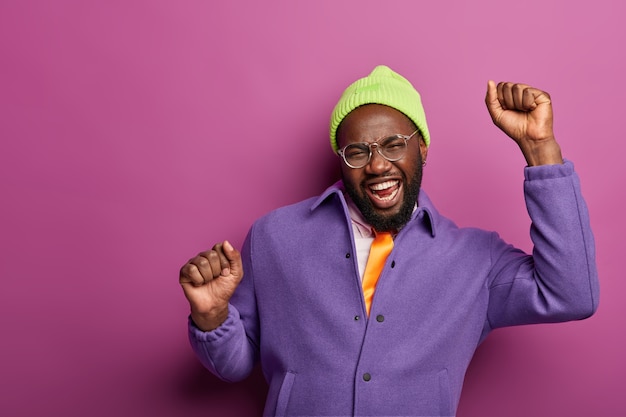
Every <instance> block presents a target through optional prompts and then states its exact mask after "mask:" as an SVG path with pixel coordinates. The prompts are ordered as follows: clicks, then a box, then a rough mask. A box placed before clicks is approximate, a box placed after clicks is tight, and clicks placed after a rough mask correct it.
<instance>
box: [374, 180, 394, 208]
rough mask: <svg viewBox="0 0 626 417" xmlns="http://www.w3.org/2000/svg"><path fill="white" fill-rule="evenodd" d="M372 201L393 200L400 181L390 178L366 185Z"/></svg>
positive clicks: (387, 201)
mask: <svg viewBox="0 0 626 417" xmlns="http://www.w3.org/2000/svg"><path fill="white" fill-rule="evenodd" d="M368 189H369V190H370V195H371V196H372V199H373V200H374V202H379V203H389V202H391V201H393V200H394V199H395V198H396V197H397V195H398V192H399V191H400V181H398V180H390V181H385V182H380V183H377V184H372V185H370V186H369V187H368Z"/></svg>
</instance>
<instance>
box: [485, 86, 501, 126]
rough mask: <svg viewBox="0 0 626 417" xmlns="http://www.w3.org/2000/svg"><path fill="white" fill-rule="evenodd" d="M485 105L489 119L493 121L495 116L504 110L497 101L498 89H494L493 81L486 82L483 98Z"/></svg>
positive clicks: (495, 118)
mask: <svg viewBox="0 0 626 417" xmlns="http://www.w3.org/2000/svg"><path fill="white" fill-rule="evenodd" d="M485 104H486V105H487V110H488V111H489V114H490V115H491V118H492V119H493V120H494V121H495V120H497V115H498V114H499V113H500V112H502V111H503V110H504V109H503V108H502V105H501V104H500V100H498V89H497V87H496V83H495V82H494V81H493V80H489V81H488V82H487V95H486V96H485Z"/></svg>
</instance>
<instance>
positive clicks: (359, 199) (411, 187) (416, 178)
mask: <svg viewBox="0 0 626 417" xmlns="http://www.w3.org/2000/svg"><path fill="white" fill-rule="evenodd" d="M418 158H419V160H418V163H417V167H416V169H415V171H414V172H413V177H412V178H411V179H410V181H408V180H407V178H406V177H404V175H403V178H402V179H403V182H404V197H403V199H402V205H401V206H400V210H399V211H398V212H397V213H396V214H391V215H383V214H380V213H378V212H377V211H376V209H375V208H374V205H373V204H372V202H371V201H370V199H369V198H368V197H367V194H366V193H365V191H364V190H363V192H359V191H358V190H357V187H356V186H354V185H353V184H349V183H344V185H345V187H346V191H347V193H348V195H349V196H350V198H352V201H354V204H355V205H356V206H357V208H358V209H359V210H360V211H361V214H362V215H363V218H365V220H366V221H367V222H368V223H369V225H370V226H372V227H373V228H374V230H376V231H378V232H391V231H399V230H400V229H402V227H404V225H405V224H407V222H408V221H409V220H411V216H412V215H413V209H414V208H415V204H416V203H417V197H418V195H419V192H420V188H421V185H422V158H421V155H420V156H419V157H418ZM361 188H363V187H361Z"/></svg>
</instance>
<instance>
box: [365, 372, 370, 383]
mask: <svg viewBox="0 0 626 417" xmlns="http://www.w3.org/2000/svg"><path fill="white" fill-rule="evenodd" d="M370 379H372V376H371V375H370V374H368V373H367V372H366V373H364V374H363V381H365V382H367V381H369V380H370Z"/></svg>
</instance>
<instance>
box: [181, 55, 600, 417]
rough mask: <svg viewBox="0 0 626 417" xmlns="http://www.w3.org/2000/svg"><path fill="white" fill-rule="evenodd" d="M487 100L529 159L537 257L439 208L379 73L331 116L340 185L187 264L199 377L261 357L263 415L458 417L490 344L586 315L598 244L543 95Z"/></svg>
mask: <svg viewBox="0 0 626 417" xmlns="http://www.w3.org/2000/svg"><path fill="white" fill-rule="evenodd" d="M486 104H487V109H488V111H489V114H490V115H491V118H492V120H493V122H494V123H495V124H496V126H498V127H499V128H500V129H501V130H502V131H503V132H504V133H506V134H507V135H508V136H510V137H511V138H512V139H513V140H514V141H515V142H516V143H517V144H518V146H519V147H520V149H521V151H522V153H523V155H524V157H525V158H526V161H527V163H528V167H526V168H525V171H524V175H525V182H524V192H525V196H526V202H527V208H528V212H529V214H530V217H531V219H532V222H533V224H532V228H531V237H532V239H533V243H534V250H533V255H527V254H525V253H523V252H522V251H520V250H518V249H515V248H513V247H512V246H510V245H508V244H506V243H505V242H503V241H502V240H501V239H500V238H499V236H498V235H497V234H496V233H492V232H487V231H483V230H478V229H472V228H458V227H457V226H456V225H455V224H454V223H453V222H451V221H450V220H448V219H446V218H445V217H443V216H441V215H440V214H439V213H438V212H437V210H436V209H435V207H434V206H433V203H432V202H431V201H430V200H429V198H428V196H427V195H426V194H425V193H424V191H422V190H420V183H421V178H422V167H423V165H425V163H426V159H427V155H428V147H429V145H430V135H429V133H428V127H427V124H426V118H425V115H424V111H423V108H422V105H421V100H420V96H419V94H418V92H417V91H416V90H415V89H414V88H413V86H412V85H411V84H410V82H409V81H408V80H406V79H405V78H404V77H402V76H400V75H399V74H397V73H395V72H393V71H392V70H391V69H390V68H388V67H385V66H379V67H376V68H375V69H374V70H373V71H372V73H371V74H370V75H368V76H367V77H365V78H362V79H360V80H357V81H356V82H355V83H353V84H352V85H350V86H349V87H348V88H347V89H346V91H345V92H344V93H343V95H342V96H341V98H340V100H339V102H338V103H337V105H336V107H335V109H334V111H333V114H332V117H331V123H330V138H331V145H332V147H333V149H334V150H335V151H336V153H337V154H338V155H339V158H338V161H339V163H340V164H341V172H342V181H340V182H338V183H337V184H334V185H332V186H331V187H330V188H328V189H327V190H326V191H325V192H324V193H323V194H322V195H321V196H320V197H317V198H312V199H309V200H306V201H303V202H301V203H298V204H295V205H292V206H288V207H284V208H281V209H278V210H276V211H274V212H271V213H269V214H268V215H266V216H264V217H262V218H261V219H259V220H258V221H257V222H255V224H254V225H253V226H252V228H251V230H250V232H249V234H248V236H247V238H246V241H245V243H244V245H243V248H242V251H241V254H240V253H239V251H237V250H236V249H235V248H234V247H233V246H232V245H231V244H230V243H228V242H227V241H225V242H223V243H219V244H216V245H215V246H214V247H213V249H212V250H210V251H206V252H203V253H200V254H199V255H198V256H196V257H194V258H193V259H191V260H190V261H189V262H188V263H187V264H185V265H184V266H183V267H182V269H181V272H180V278H179V280H180V284H181V285H182V288H183V290H184V293H185V295H186V297H187V299H188V300H189V303H190V307H191V315H190V319H189V337H190V341H191V344H192V346H193V349H194V350H195V352H196V354H197V355H198V357H199V358H200V360H201V361H202V363H203V364H204V365H205V366H206V367H207V368H208V369H209V370H210V371H211V372H213V373H214V374H215V375H217V376H218V377H220V378H222V379H224V380H226V381H237V380H241V379H242V378H245V377H246V376H247V375H248V374H249V372H250V371H251V370H252V368H253V366H254V364H255V363H256V361H257V360H258V359H260V361H261V364H262V368H263V373H264V375H265V378H266V379H267V381H268V383H269V393H268V398H267V402H266V406H265V415H277V416H283V415H290V416H291V415H294V416H295V415H298V416H302V415H306V416H348V415H354V416H452V415H454V414H455V413H456V409H457V405H458V401H459V398H460V395H461V386H462V383H463V378H464V375H465V372H466V369H467V367H468V365H469V363H470V360H471V359H472V356H473V354H474V351H475V350H476V348H477V346H478V345H479V344H480V342H481V341H482V340H484V338H485V337H486V336H487V334H488V333H489V332H490V331H491V330H493V329H495V328H498V327H503V326H512V325H520V324H529V323H545V322H559V321H566V320H576V319H583V318H586V317H588V316H590V315H591V314H593V313H594V312H595V310H596V308H597V303H598V281H597V272H596V267H595V258H594V257H595V252H594V251H595V248H594V242H593V236H592V233H591V229H590V226H589V218H588V214H587V210H586V205H585V203H584V201H583V199H582V197H581V194H580V187H579V181H578V177H577V176H576V174H575V172H574V169H573V165H572V163H571V162H569V161H564V160H563V159H562V157H561V151H560V147H559V145H558V144H557V142H556V140H555V138H554V134H553V130H552V107H551V102H550V97H549V95H548V94H547V93H545V92H542V91H540V90H537V89H535V88H532V87H529V86H526V85H522V84H511V83H500V84H498V85H497V86H496V85H495V83H494V82H492V81H490V82H489V83H488V88H487V95H486ZM391 248H392V249H391ZM370 249H371V252H370ZM389 250H391V252H389ZM368 253H369V255H368ZM370 262H371V264H374V263H378V267H379V268H380V267H382V272H380V271H377V270H376V265H374V266H371V264H370ZM244 271H245V277H244Z"/></svg>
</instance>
